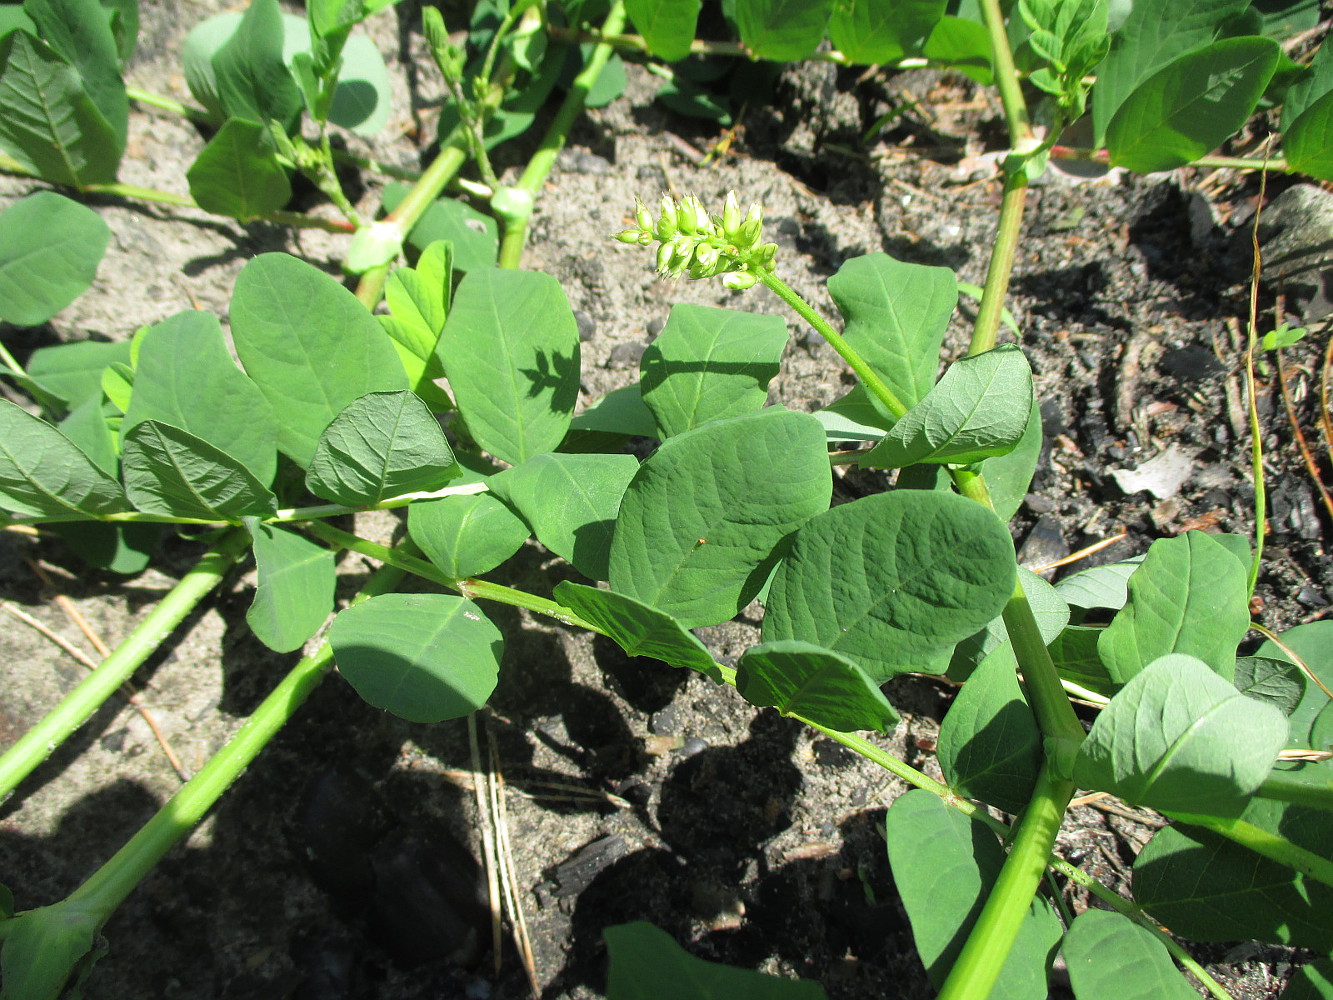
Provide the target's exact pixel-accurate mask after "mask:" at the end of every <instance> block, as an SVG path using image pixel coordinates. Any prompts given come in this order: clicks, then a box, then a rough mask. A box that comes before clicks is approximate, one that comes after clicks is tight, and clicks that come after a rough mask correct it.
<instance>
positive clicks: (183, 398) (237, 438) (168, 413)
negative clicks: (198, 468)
mask: <svg viewBox="0 0 1333 1000" xmlns="http://www.w3.org/2000/svg"><path fill="white" fill-rule="evenodd" d="M145 420H157V421H160V422H162V423H166V424H172V425H173V426H176V427H179V428H181V429H182V430H186V431H189V432H190V433H191V434H193V435H195V436H196V437H199V438H202V439H203V440H205V441H207V442H208V443H209V444H211V445H213V446H214V447H216V448H219V449H221V450H222V451H225V452H226V453H227V454H228V455H230V456H231V457H232V458H234V459H236V460H237V461H238V462H240V463H241V464H242V465H244V466H245V467H246V468H247V469H249V470H250V473H251V475H253V476H254V477H255V478H256V479H258V480H259V481H260V482H261V483H264V484H266V485H267V484H269V483H272V482H273V476H274V474H275V473H276V472H277V468H278V431H277V427H276V421H275V420H274V419H273V408H272V407H271V406H270V405H269V402H268V399H267V398H266V397H265V396H264V394H263V393H262V392H261V391H260V390H259V387H258V386H257V385H255V384H254V382H252V381H250V379H249V378H248V377H247V376H246V375H245V373H244V372H242V371H241V370H240V369H239V368H237V367H236V362H234V361H232V359H231V352H230V351H228V350H227V342H226V340H225V339H224V337H223V334H222V326H221V325H220V324H219V323H218V319H217V317H216V316H214V315H213V314H212V313H204V312H183V313H177V314H176V315H175V316H172V317H170V318H169V319H165V320H163V321H162V322H161V323H156V324H154V325H153V326H151V327H149V328H148V329H147V330H146V331H145V332H144V334H143V338H142V339H141V341H140V343H139V352H138V362H137V364H136V367H135V371H134V390H133V393H132V395H131V396H130V405H129V409H128V410H126V412H125V419H124V420H123V421H122V422H121V425H120V429H121V434H122V436H123V435H125V434H127V433H128V432H129V431H130V430H131V429H133V428H134V427H136V426H137V425H139V424H141V423H143V422H144V421H145Z"/></svg>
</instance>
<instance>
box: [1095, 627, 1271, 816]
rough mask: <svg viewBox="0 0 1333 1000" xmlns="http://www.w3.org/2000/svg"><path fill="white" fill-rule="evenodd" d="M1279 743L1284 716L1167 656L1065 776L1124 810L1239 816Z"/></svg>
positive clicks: (1196, 664)
mask: <svg viewBox="0 0 1333 1000" xmlns="http://www.w3.org/2000/svg"><path fill="white" fill-rule="evenodd" d="M1286 745H1287V719H1286V717H1285V716H1284V715H1283V714H1282V713H1281V712H1280V711H1279V710H1278V709H1276V708H1274V707H1273V706H1272V705H1266V704H1262V703H1257V702H1256V701H1255V700H1254V699H1252V698H1247V697H1245V696H1244V695H1243V694H1241V693H1240V692H1239V691H1237V690H1236V689H1235V687H1234V686H1232V685H1231V684H1229V683H1228V682H1227V681H1225V680H1223V679H1222V678H1221V677H1218V676H1217V674H1216V673H1214V672H1213V671H1212V670H1211V669H1210V668H1209V667H1208V665H1207V664H1206V663H1204V662H1203V661H1202V660H1199V659H1197V658H1196V657H1193V656H1185V655H1182V654H1179V653H1174V654H1171V655H1169V656H1163V657H1161V658H1160V659H1157V660H1154V661H1153V662H1152V663H1150V664H1149V665H1148V666H1146V667H1144V669H1143V670H1142V671H1140V672H1139V673H1138V674H1136V675H1135V676H1134V677H1133V678H1132V679H1131V680H1130V681H1129V683H1128V684H1126V685H1125V686H1124V687H1123V688H1122V689H1121V690H1120V691H1119V692H1118V693H1117V694H1116V695H1115V697H1113V698H1112V699H1111V703H1110V704H1109V705H1108V706H1107V707H1106V708H1105V709H1103V710H1102V713H1101V715H1099V716H1098V717H1097V721H1096V722H1095V723H1093V726H1092V731H1091V732H1090V733H1088V738H1087V739H1086V740H1085V741H1084V743H1083V745H1082V747H1081V748H1080V749H1079V751H1078V757H1077V758H1076V760H1075V763H1074V780H1075V781H1077V782H1078V783H1079V786H1080V787H1083V788H1095V789H1099V790H1101V791H1107V792H1112V793H1114V794H1115V795H1118V796H1120V797H1121V798H1122V799H1124V800H1125V801H1126V802H1129V803H1130V804H1132V805H1143V806H1148V807H1149V808H1152V809H1159V810H1162V811H1170V812H1174V813H1190V814H1196V815H1208V816H1224V817H1226V816H1238V815H1240V813H1241V811H1242V810H1243V809H1244V808H1245V801H1246V799H1247V797H1248V796H1249V795H1250V793H1252V792H1253V791H1254V790H1255V789H1256V788H1258V787H1259V785H1260V784H1262V782H1263V780H1264V779H1265V778H1267V777H1268V773H1269V771H1270V770H1272V767H1273V761H1274V759H1275V758H1276V757H1277V753H1278V751H1279V750H1281V749H1282V748H1283V747H1285V746H1286Z"/></svg>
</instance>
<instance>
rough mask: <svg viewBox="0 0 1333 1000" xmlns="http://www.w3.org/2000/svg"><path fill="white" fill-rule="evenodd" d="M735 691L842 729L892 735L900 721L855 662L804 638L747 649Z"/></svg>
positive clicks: (758, 702) (762, 703) (785, 712)
mask: <svg viewBox="0 0 1333 1000" xmlns="http://www.w3.org/2000/svg"><path fill="white" fill-rule="evenodd" d="M736 690H737V691H739V692H740V693H741V697H742V698H744V699H745V700H746V701H748V702H749V703H750V704H752V705H758V706H759V707H760V708H769V707H772V708H776V709H777V710H778V711H779V712H781V713H782V714H783V715H797V716H800V717H801V718H802V719H808V720H809V721H811V722H816V723H818V724H819V725H821V726H827V727H828V728H830V729H836V730H838V731H839V732H854V731H856V730H861V729H873V730H875V731H876V732H881V733H887V732H889V731H890V730H891V729H893V727H894V726H896V725H897V724H898V713H897V712H896V711H895V710H894V708H893V706H892V705H891V704H889V699H887V698H885V697H884V693H883V692H882V691H880V689H879V686H878V685H877V684H875V682H874V681H872V680H871V679H870V678H869V677H868V676H866V672H865V671H864V670H862V669H861V668H860V667H859V666H857V665H856V663H855V662H853V661H852V660H849V659H847V657H845V656H842V655H840V654H838V653H834V652H832V651H830V650H827V649H823V648H821V647H819V646H816V645H814V644H812V643H808V642H801V641H800V640H799V639H783V640H779V641H777V642H766V643H762V644H760V645H758V646H751V647H750V648H749V649H747V650H746V651H745V652H744V653H743V654H741V658H740V662H739V663H738V664H737V666H736Z"/></svg>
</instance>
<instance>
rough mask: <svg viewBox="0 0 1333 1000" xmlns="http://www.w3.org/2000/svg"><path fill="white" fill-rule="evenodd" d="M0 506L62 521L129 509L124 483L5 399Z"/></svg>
mask: <svg viewBox="0 0 1333 1000" xmlns="http://www.w3.org/2000/svg"><path fill="white" fill-rule="evenodd" d="M0 506H3V507H4V508H5V509H6V510H9V511H11V512H12V513H15V514H26V515H28V516H31V517H55V518H60V519H62V520H83V519H85V518H87V517H89V516H94V517H95V516H97V515H100V514H114V513H117V512H119V511H124V510H128V509H129V504H128V503H127V502H126V499H125V493H124V491H123V490H122V489H121V488H120V484H119V483H117V482H116V481H115V480H114V479H112V478H111V477H110V476H108V475H107V474H106V473H105V472H103V471H102V470H101V469H100V468H98V467H97V465H96V464H95V463H94V462H93V460H92V459H90V458H89V457H88V456H87V455H85V454H84V453H83V452H82V451H80V450H79V449H78V448H77V447H76V446H75V445H74V443H73V442H72V441H70V439H69V438H67V437H65V435H63V434H61V433H60V431H58V430H56V429H55V428H54V427H52V426H51V425H50V424H48V423H47V422H46V421H44V420H40V419H38V418H37V417H34V416H32V415H31V414H30V413H28V412H27V411H25V410H23V409H22V408H21V407H18V406H15V405H14V404H13V403H11V402H9V400H7V399H0Z"/></svg>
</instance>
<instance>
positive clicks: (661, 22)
mask: <svg viewBox="0 0 1333 1000" xmlns="http://www.w3.org/2000/svg"><path fill="white" fill-rule="evenodd" d="M702 6H703V4H702V3H701V2H700V0H626V3H625V13H627V14H628V15H629V18H630V20H631V21H633V22H634V27H636V28H638V29H639V34H641V35H642V36H643V40H644V42H645V43H647V45H648V51H649V52H651V53H652V54H653V55H655V56H657V57H658V58H659V59H663V60H665V61H666V62H675V61H676V60H677V59H684V58H685V57H686V56H688V55H689V54H690V43H691V42H692V41H694V27H695V24H696V23H697V22H698V20H699V10H700V8H702Z"/></svg>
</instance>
